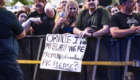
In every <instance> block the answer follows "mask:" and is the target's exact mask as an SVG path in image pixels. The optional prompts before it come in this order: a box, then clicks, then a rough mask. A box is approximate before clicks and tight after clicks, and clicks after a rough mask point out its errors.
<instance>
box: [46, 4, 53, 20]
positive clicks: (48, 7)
mask: <svg viewBox="0 0 140 80" xmlns="http://www.w3.org/2000/svg"><path fill="white" fill-rule="evenodd" d="M44 11H45V13H46V15H47V16H48V17H50V18H54V16H55V11H54V9H53V7H52V6H51V4H50V3H47V4H46V5H45V10H44Z"/></svg>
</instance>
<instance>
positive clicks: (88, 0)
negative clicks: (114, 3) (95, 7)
mask: <svg viewBox="0 0 140 80" xmlns="http://www.w3.org/2000/svg"><path fill="white" fill-rule="evenodd" d="M90 1H95V0H87V2H90Z"/></svg>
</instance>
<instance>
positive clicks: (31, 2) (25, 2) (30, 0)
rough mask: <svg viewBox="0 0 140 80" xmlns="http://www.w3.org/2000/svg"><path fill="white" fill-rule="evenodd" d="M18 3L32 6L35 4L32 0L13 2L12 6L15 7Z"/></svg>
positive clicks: (15, 0) (14, 0)
mask: <svg viewBox="0 0 140 80" xmlns="http://www.w3.org/2000/svg"><path fill="white" fill-rule="evenodd" d="M18 1H20V2H21V3H22V4H24V5H31V4H33V1H32V0H13V2H12V3H11V5H15V4H16V3H17V2H18Z"/></svg>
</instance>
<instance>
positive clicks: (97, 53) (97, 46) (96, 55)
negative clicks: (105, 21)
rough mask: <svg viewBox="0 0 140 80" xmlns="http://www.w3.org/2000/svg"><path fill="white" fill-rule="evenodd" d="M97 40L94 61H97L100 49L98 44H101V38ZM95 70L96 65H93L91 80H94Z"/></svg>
mask: <svg viewBox="0 0 140 80" xmlns="http://www.w3.org/2000/svg"><path fill="white" fill-rule="evenodd" d="M97 38H98V40H97V45H96V54H95V60H94V61H97V60H98V55H99V49H100V42H101V38H102V37H97ZM96 69H97V65H94V68H93V73H92V80H95V76H96Z"/></svg>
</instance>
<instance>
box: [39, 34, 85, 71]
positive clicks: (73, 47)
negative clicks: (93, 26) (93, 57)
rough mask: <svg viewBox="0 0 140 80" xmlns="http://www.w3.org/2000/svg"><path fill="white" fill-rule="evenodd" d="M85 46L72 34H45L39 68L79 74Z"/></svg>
mask: <svg viewBox="0 0 140 80" xmlns="http://www.w3.org/2000/svg"><path fill="white" fill-rule="evenodd" d="M85 50H86V44H84V43H82V41H81V38H79V37H78V36H77V35H73V34H67V35H65V34H47V36H46V42H45V49H44V52H43V55H42V59H41V64H40V68H41V69H53V70H62V71H72V72H81V63H82V59H83V56H84V53H85Z"/></svg>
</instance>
